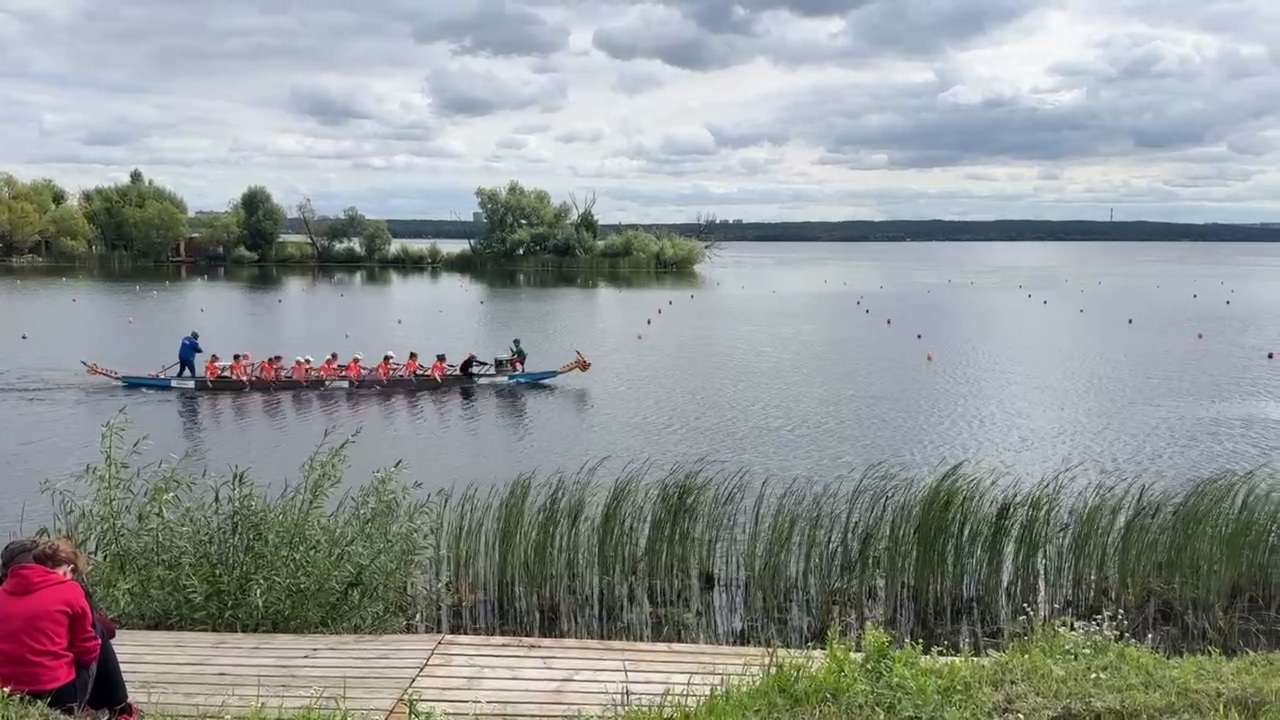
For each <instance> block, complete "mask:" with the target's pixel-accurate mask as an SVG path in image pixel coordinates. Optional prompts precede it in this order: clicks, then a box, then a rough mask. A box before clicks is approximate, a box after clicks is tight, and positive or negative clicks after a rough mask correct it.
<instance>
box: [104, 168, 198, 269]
mask: <svg viewBox="0 0 1280 720" xmlns="http://www.w3.org/2000/svg"><path fill="white" fill-rule="evenodd" d="M79 204H80V209H81V210H82V211H83V212H84V215H85V219H86V220H87V221H88V222H89V226H90V227H91V228H92V229H93V235H94V237H95V239H96V241H97V244H98V247H99V249H100V250H102V251H105V252H124V253H127V254H129V255H130V256H133V257H139V258H151V259H162V258H165V257H167V256H168V254H169V250H170V248H171V247H172V245H173V243H174V242H176V241H178V240H180V239H181V238H183V237H185V236H186V234H187V203H186V201H185V200H183V199H182V196H180V195H178V194H177V193H176V192H174V191H173V190H170V189H169V188H166V187H164V186H162V185H157V184H156V183H155V181H153V180H148V179H146V178H144V177H143V175H142V171H141V170H138V169H136V168H135V169H134V170H133V171H132V172H130V173H129V181H128V182H126V183H119V184H115V185H99V186H97V187H94V188H90V189H88V190H83V191H81V193H80V198H79Z"/></svg>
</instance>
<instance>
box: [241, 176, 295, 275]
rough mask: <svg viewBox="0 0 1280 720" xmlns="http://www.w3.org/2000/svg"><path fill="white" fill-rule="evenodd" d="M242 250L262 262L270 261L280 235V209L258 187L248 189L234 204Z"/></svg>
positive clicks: (282, 217) (281, 210)
mask: <svg viewBox="0 0 1280 720" xmlns="http://www.w3.org/2000/svg"><path fill="white" fill-rule="evenodd" d="M236 210H237V214H238V215H239V220H240V233H241V241H242V242H243V243H244V247H245V248H246V249H247V250H249V251H250V252H252V253H255V254H256V255H257V256H258V257H260V258H262V259H264V260H270V259H271V257H272V255H273V253H274V251H275V246H276V242H278V241H279V240H280V233H281V232H283V231H284V222H285V219H286V214H285V210H284V208H283V207H282V206H281V205H280V204H279V203H277V202H276V201H275V198H273V197H272V196H271V191H270V190H267V189H266V188H265V187H263V186H261V185H251V186H249V187H248V188H247V189H246V190H245V191H244V192H243V193H241V194H240V199H239V200H238V201H237V202H236Z"/></svg>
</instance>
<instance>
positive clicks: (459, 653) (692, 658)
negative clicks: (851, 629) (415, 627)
mask: <svg viewBox="0 0 1280 720" xmlns="http://www.w3.org/2000/svg"><path fill="white" fill-rule="evenodd" d="M435 656H436V657H486V658H522V657H558V658H579V659H583V660H625V661H627V662H631V661H635V662H693V663H708V664H713V665H743V664H759V663H761V662H765V661H766V660H768V659H769V656H768V655H766V654H763V653H757V654H747V653H742V654H737V655H724V654H707V655H701V654H698V653H676V652H638V651H635V650H617V651H610V650H587V649H581V650H576V649H567V650H554V649H548V648H520V647H492V648H490V647H481V646H474V647H466V648H460V647H457V646H453V647H450V646H449V644H448V642H447V641H446V642H443V643H440V647H438V648H436V652H435Z"/></svg>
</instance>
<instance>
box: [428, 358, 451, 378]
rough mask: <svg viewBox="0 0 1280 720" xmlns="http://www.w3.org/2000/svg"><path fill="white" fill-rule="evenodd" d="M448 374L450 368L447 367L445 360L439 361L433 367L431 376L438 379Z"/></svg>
mask: <svg viewBox="0 0 1280 720" xmlns="http://www.w3.org/2000/svg"><path fill="white" fill-rule="evenodd" d="M448 372H449V366H448V365H446V364H445V363H444V361H443V360H437V361H435V363H434V364H432V365H431V374H432V375H435V376H436V377H443V376H444V375H445V374H446V373H448Z"/></svg>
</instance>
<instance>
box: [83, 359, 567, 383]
mask: <svg viewBox="0 0 1280 720" xmlns="http://www.w3.org/2000/svg"><path fill="white" fill-rule="evenodd" d="M574 355H575V357H574V359H573V360H572V361H570V362H567V363H565V364H564V365H561V366H560V368H559V369H558V370H541V371H534V372H515V371H514V369H513V368H512V365H511V357H509V356H499V357H496V358H494V362H493V365H492V366H491V368H490V369H486V370H485V371H484V372H475V373H472V374H471V375H460V374H458V373H457V371H456V370H455V371H451V372H450V373H449V374H447V375H444V376H442V377H440V378H437V377H434V376H432V375H428V374H421V373H420V374H418V375H414V376H408V377H406V376H393V377H389V378H375V377H371V376H368V375H366V376H365V377H362V378H360V379H351V378H345V377H338V378H333V379H326V378H319V377H313V378H311V379H309V380H293V379H284V378H281V379H279V380H264V379H262V378H251V379H249V380H236V379H232V378H223V377H219V378H214V379H212V380H210V379H208V378H203V377H184V378H178V377H173V376H171V375H163V374H159V373H154V374H147V375H125V374H123V373H120V372H116V371H115V370H112V369H110V368H105V367H102V366H101V365H98V364H96V363H91V362H86V361H84V360H81V361H80V364H81V365H84V367H85V372H87V373H88V374H90V375H96V376H99V377H104V378H108V379H110V380H114V381H116V382H118V383H120V384H121V385H124V386H126V387H134V388H151V389H153V390H188V391H192V390H193V391H196V392H246V391H247V392H290V391H299V392H301V391H307V390H373V391H381V392H395V391H405V392H413V391H421V390H441V389H445V388H454V387H464V386H475V385H530V384H537V383H545V382H547V381H549V380H554V379H555V378H558V377H560V376H561V375H566V374H568V373H571V372H586V371H588V370H590V369H591V361H590V360H587V359H586V358H585V357H583V356H582V353H580V352H577V351H574Z"/></svg>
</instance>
